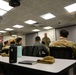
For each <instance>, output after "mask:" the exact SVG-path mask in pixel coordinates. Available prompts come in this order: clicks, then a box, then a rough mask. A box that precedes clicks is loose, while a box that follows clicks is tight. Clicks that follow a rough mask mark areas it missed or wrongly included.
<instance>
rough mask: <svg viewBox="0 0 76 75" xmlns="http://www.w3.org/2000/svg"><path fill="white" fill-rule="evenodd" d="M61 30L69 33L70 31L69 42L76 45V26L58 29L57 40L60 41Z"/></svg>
mask: <svg viewBox="0 0 76 75" xmlns="http://www.w3.org/2000/svg"><path fill="white" fill-rule="evenodd" d="M61 29H66V30H68V31H69V36H68V40H70V41H73V42H75V43H76V25H74V26H69V27H64V28H58V29H56V31H55V33H56V40H58V39H59V31H60V30H61Z"/></svg>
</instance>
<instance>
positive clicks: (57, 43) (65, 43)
mask: <svg viewBox="0 0 76 75" xmlns="http://www.w3.org/2000/svg"><path fill="white" fill-rule="evenodd" d="M51 46H55V47H71V48H73V56H76V44H75V43H74V42H72V41H68V40H67V39H66V38H64V37H61V38H60V39H59V40H57V41H55V42H53V43H52V44H51Z"/></svg>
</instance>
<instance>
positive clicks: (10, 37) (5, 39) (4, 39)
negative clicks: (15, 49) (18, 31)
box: [3, 36, 15, 41]
mask: <svg viewBox="0 0 76 75" xmlns="http://www.w3.org/2000/svg"><path fill="white" fill-rule="evenodd" d="M14 38H15V37H14V36H4V37H3V41H7V40H9V39H14Z"/></svg>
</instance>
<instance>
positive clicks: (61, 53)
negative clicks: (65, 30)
mask: <svg viewBox="0 0 76 75" xmlns="http://www.w3.org/2000/svg"><path fill="white" fill-rule="evenodd" d="M72 53H73V50H72V48H71V47H50V55H51V56H54V57H55V58H61V59H72Z"/></svg>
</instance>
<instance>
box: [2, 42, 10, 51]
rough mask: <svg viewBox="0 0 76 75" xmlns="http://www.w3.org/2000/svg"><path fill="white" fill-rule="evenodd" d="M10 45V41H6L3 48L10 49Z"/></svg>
mask: <svg viewBox="0 0 76 75" xmlns="http://www.w3.org/2000/svg"><path fill="white" fill-rule="evenodd" d="M9 47H10V44H9V42H8V41H5V42H4V46H3V48H2V50H3V49H9Z"/></svg>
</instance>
